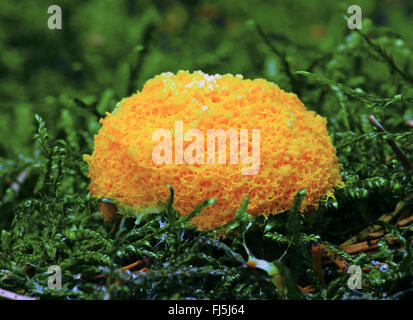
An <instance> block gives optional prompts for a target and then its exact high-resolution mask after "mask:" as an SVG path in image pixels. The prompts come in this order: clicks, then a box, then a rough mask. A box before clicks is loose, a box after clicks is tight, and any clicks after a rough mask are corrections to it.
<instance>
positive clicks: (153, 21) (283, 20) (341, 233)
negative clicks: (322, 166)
mask: <svg viewBox="0 0 413 320" xmlns="http://www.w3.org/2000/svg"><path fill="white" fill-rule="evenodd" d="M57 2H59V1H57ZM350 2H351V1H350ZM350 2H349V3H342V4H337V3H336V2H335V1H330V2H328V4H325V1H314V2H312V6H307V5H306V2H305V1H298V2H296V3H295V4H294V5H290V3H289V2H286V3H285V4H279V3H277V4H276V5H274V4H272V3H270V2H265V3H256V4H254V5H253V4H249V5H247V4H243V5H240V6H239V7H234V6H232V5H229V4H228V2H224V1H218V2H217V3H216V4H214V5H212V4H208V3H207V2H205V1H200V2H199V3H197V4H193V3H192V2H189V1H180V2H175V3H172V4H170V5H168V6H165V5H161V4H158V2H154V3H152V2H151V1H140V2H139V3H138V1H124V2H109V1H89V2H86V3H83V2H82V3H80V2H79V1H74V0H73V1H65V2H64V3H63V2H62V3H60V5H61V6H62V11H63V29H62V30H61V31H51V30H48V29H47V28H46V25H47V24H46V21H47V18H48V16H47V14H46V12H47V7H48V6H49V3H48V2H47V1H36V4H34V3H31V4H30V5H29V7H28V8H23V7H22V5H20V4H19V3H14V2H13V3H9V4H8V5H7V6H5V8H4V10H3V9H2V10H1V12H0V15H1V16H2V20H1V23H0V25H1V26H2V29H5V30H7V34H4V36H2V38H1V39H0V51H1V52H2V54H3V57H4V58H3V59H1V61H0V70H1V73H2V77H1V79H0V95H1V97H2V99H1V101H0V105H1V111H2V117H1V118H0V128H1V131H0V230H1V235H0V288H2V289H5V290H9V291H13V292H17V293H20V294H24V295H27V296H33V297H38V298H40V299H163V298H166V299H173V298H177V299H184V298H196V299H204V298H208V299H280V298H287V299H358V298H361V299H411V298H412V295H413V291H412V287H413V264H412V253H413V252H412V245H411V241H412V232H411V230H410V229H409V228H408V227H407V228H396V227H395V226H394V222H395V221H392V222H391V223H380V224H381V226H382V229H383V230H384V234H385V235H386V236H391V237H394V238H397V239H398V241H399V243H400V245H401V247H402V248H397V247H396V248H391V247H390V246H389V245H388V244H387V242H386V241H384V240H381V241H379V246H378V249H377V250H376V251H372V252H369V253H367V252H361V253H358V254H355V255H349V254H346V253H345V252H342V251H341V250H340V249H338V246H339V245H340V244H341V243H343V242H344V241H346V240H348V239H349V238H350V237H352V236H354V235H356V234H358V233H359V232H360V231H361V230H363V229H364V228H366V227H368V226H370V225H374V224H377V220H378V219H379V217H381V216H382V215H384V214H389V213H392V212H394V210H395V208H396V205H397V204H400V203H401V202H404V206H405V209H406V211H408V210H410V214H411V208H412V200H411V199H412V198H411V196H410V195H411V194H412V193H413V176H412V172H413V170H411V169H409V162H410V163H412V162H413V156H412V153H413V152H412V151H413V150H412V145H413V129H412V128H411V127H409V126H407V125H406V123H408V121H411V120H412V119H413V106H412V102H413V90H412V86H413V66H412V63H411V62H412V60H411V48H412V46H413V33H412V32H411V17H412V12H411V11H412V8H411V7H409V6H410V4H409V2H408V1H400V2H397V3H393V2H383V1H362V2H361V4H360V5H361V7H362V9H363V16H364V20H363V28H362V30H360V31H357V30H356V31H350V30H348V29H347V23H346V21H345V20H344V18H343V15H345V14H346V11H347V7H348V6H349V5H350V4H352V3H350ZM56 4H59V3H56ZM320 7H323V8H326V10H324V11H320V10H319V8H320ZM304 9H305V10H304ZM409 10H410V11H409ZM3 18H4V19H3ZM21 25H30V26H31V27H30V28H28V27H25V28H20V27H19V26H21ZM179 69H189V70H198V69H200V70H203V71H205V72H208V73H210V74H214V73H226V72H228V73H233V74H236V73H240V74H243V75H244V76H245V77H246V78H257V77H264V78H266V79H268V80H270V81H273V82H275V83H277V84H278V85H279V86H280V87H281V88H283V89H285V90H287V91H293V92H295V93H296V94H297V95H298V96H299V98H300V99H301V100H302V101H303V102H304V104H305V105H306V106H307V107H308V108H309V109H311V110H314V111H316V112H317V113H319V114H321V115H322V116H324V117H326V118H327V121H328V130H329V132H330V135H331V137H332V141H333V143H334V145H335V147H336V148H337V154H338V157H339V159H340V162H341V163H342V164H343V170H342V174H343V178H344V181H345V183H346V184H345V187H344V188H341V189H339V190H337V192H336V198H335V199H332V198H330V199H326V200H325V201H322V202H321V203H320V205H319V207H318V208H317V209H316V210H314V211H311V212H305V213H304V214H301V213H299V211H298V210H297V209H296V208H292V209H291V210H289V211H287V212H285V213H282V214H278V215H275V216H270V217H269V218H268V219H264V218H263V217H259V218H256V219H251V217H250V216H249V214H248V213H247V210H245V207H246V205H247V200H246V202H244V204H239V205H240V209H239V211H238V214H237V217H236V219H235V220H234V221H233V222H232V223H230V224H229V225H227V226H225V227H224V228H223V229H221V230H213V231H210V232H199V231H197V230H196V229H195V228H192V227H191V226H190V225H188V224H187V223H185V220H187V219H188V218H185V219H182V218H180V217H179V215H178V214H177V213H176V211H175V210H174V209H173V197H172V194H173V193H172V190H173V189H172V188H173V186H172V188H171V199H170V202H169V203H168V204H167V205H166V206H165V208H166V209H165V210H163V211H162V212H161V213H160V214H157V215H147V216H145V217H144V218H142V219H141V218H136V217H129V218H124V219H120V220H119V221H106V222H105V221H104V219H103V217H102V216H100V215H98V214H97V212H98V200H97V199H94V198H92V197H91V196H90V195H88V191H87V185H88V184H89V180H88V178H87V164H86V163H85V162H84V161H83V160H82V155H83V154H90V153H91V151H92V150H93V136H94V134H96V133H97V131H98V129H99V123H98V119H99V118H100V117H101V116H102V115H103V114H104V112H105V111H111V110H113V108H114V106H115V105H116V102H117V101H119V100H120V99H121V98H122V97H125V96H127V95H129V94H131V93H133V92H134V91H136V90H137V89H138V88H141V86H142V84H143V82H144V81H145V80H147V79H148V78H150V77H152V76H153V75H155V74H159V73H161V72H164V71H173V72H176V71H177V70H179ZM300 70H301V71H304V72H298V71H300ZM35 114H38V115H39V116H35ZM371 115H374V117H375V119H377V120H378V122H379V123H380V124H381V125H382V126H383V127H384V128H385V129H386V132H381V131H380V130H378V127H377V125H374V124H373V122H372V121H369V116H371ZM33 136H34V139H33ZM389 141H393V142H394V143H396V144H397V146H398V147H399V148H400V150H401V151H402V152H403V153H404V155H405V158H403V156H400V154H399V155H398V154H397V152H395V151H394V148H392V147H391V145H390V144H389ZM302 196H305V195H304V194H299V195H297V203H296V205H298V204H299V201H300V199H301V197H302ZM409 197H410V198H409ZM205 200H206V201H205V202H204V203H201V204H196V203H194V213H193V215H196V214H202V210H201V208H202V206H205V205H208V199H205ZM197 205H199V206H198V207H197ZM409 208H410V209H409ZM116 223H117V224H118V227H117V228H114V225H115V224H116ZM218 234H220V235H222V234H224V235H225V237H224V238H222V237H221V238H219V237H217V235H218ZM314 242H318V243H323V244H325V245H326V246H327V247H328V248H330V249H331V250H332V251H333V252H335V253H337V254H340V255H342V256H343V257H344V258H346V259H347V261H348V262H349V263H350V264H355V265H359V266H360V267H369V268H371V269H372V270H371V271H370V272H364V273H363V287H362V289H360V290H350V289H349V288H348V286H347V280H348V278H349V275H348V274H347V273H345V272H344V273H339V272H338V271H337V267H336V266H335V265H334V264H326V265H324V266H323V273H324V279H325V282H326V284H325V286H324V285H323V283H322V282H321V280H320V278H319V277H318V275H317V273H316V271H315V270H314V268H313V260H312V256H311V245H312V244H313V243H314ZM252 255H253V256H254V257H255V258H256V259H261V260H265V261H268V262H269V263H271V265H272V266H273V267H274V268H275V269H276V270H277V272H278V273H277V274H279V275H280V276H281V278H282V279H283V284H284V285H283V287H282V288H281V287H280V286H279V285H278V283H277V281H273V280H274V277H273V278H272V277H271V275H269V274H268V272H266V271H265V270H261V269H258V268H251V267H250V266H251V264H249V265H250V266H248V265H247V264H246V262H247V261H248V259H250V260H251V259H255V258H253V257H252ZM141 259H145V263H143V264H141V265H140V266H139V267H138V268H136V269H133V270H131V271H126V270H124V271H122V270H121V268H122V267H124V266H126V265H128V264H130V263H133V262H135V261H137V260H141ZM377 262H382V263H386V264H387V267H385V268H379V269H376V268H374V264H376V263H377ZM51 265H59V266H60V267H61V270H62V275H63V277H62V288H61V289H60V290H52V289H49V288H48V277H49V274H48V273H47V270H48V268H49V267H50V266H51ZM143 267H145V268H147V269H148V270H149V272H137V271H138V270H141V268H143ZM143 271H146V270H143ZM100 274H104V275H105V276H104V277H101V278H98V279H95V277H96V276H98V275H100ZM298 285H299V286H301V287H305V286H308V285H311V286H312V287H313V289H314V290H313V291H311V292H304V291H301V290H299V289H298V288H297V286H298Z"/></svg>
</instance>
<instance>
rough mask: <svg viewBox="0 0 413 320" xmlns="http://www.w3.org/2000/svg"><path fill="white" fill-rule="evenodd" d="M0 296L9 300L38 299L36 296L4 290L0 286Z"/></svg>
mask: <svg viewBox="0 0 413 320" xmlns="http://www.w3.org/2000/svg"><path fill="white" fill-rule="evenodd" d="M0 297H2V298H6V299H9V300H39V299H38V298H36V297H29V296H23V295H21V294H17V293H14V292H12V291H8V290H4V289H1V288H0Z"/></svg>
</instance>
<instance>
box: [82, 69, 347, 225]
mask: <svg viewBox="0 0 413 320" xmlns="http://www.w3.org/2000/svg"><path fill="white" fill-rule="evenodd" d="M175 121H182V122H183V126H184V132H185V131H187V130H188V129H191V128H197V129H199V130H201V131H202V132H203V133H205V134H206V132H207V129H224V130H228V129H236V130H237V131H238V132H239V130H240V129H248V132H249V139H250V142H249V145H250V147H249V150H250V152H251V132H252V129H259V130H260V169H259V171H258V173H257V174H255V175H243V174H241V169H242V168H245V167H246V166H245V165H244V164H242V163H241V161H240V162H239V163H238V164H230V163H229V157H228V158H227V164H218V163H216V164H207V163H206V161H205V164H197V163H195V164H193V165H188V164H187V163H185V162H184V163H183V164H176V163H175V162H173V163H171V164H155V163H154V161H153V159H152V151H153V149H154V148H155V146H157V145H159V143H160V142H159V141H152V135H153V133H154V132H155V131H156V130H157V129H160V128H164V129H168V130H170V132H171V136H172V141H174V140H173V139H174V136H175V132H174V128H175ZM100 122H101V124H102V128H101V129H100V131H99V133H98V134H97V135H96V136H95V149H94V152H93V154H92V155H91V156H88V155H87V156H85V157H84V158H85V160H86V161H87V162H88V163H89V176H90V178H91V183H90V185H89V190H90V193H91V194H92V195H94V196H96V197H99V198H109V199H112V200H116V201H117V202H118V203H119V204H121V205H124V206H125V207H127V208H132V209H133V210H135V211H136V212H138V213H139V212H142V211H144V210H145V209H146V208H154V207H157V205H158V203H159V201H160V200H161V201H164V202H166V201H167V199H168V197H169V194H170V192H169V189H168V188H167V187H166V186H167V184H170V185H172V187H173V188H174V190H175V202H174V207H175V208H176V209H177V210H178V211H179V212H180V214H182V215H187V214H189V213H190V212H191V211H192V210H193V209H194V208H195V206H196V205H197V204H198V203H200V202H202V201H203V200H205V199H207V198H214V199H215V200H216V203H215V204H212V205H209V206H208V207H206V208H205V209H203V211H202V214H200V215H198V216H196V217H195V218H194V219H193V220H192V221H193V222H194V223H195V224H196V225H197V226H198V227H199V228H200V229H203V230H208V229H211V228H214V227H217V226H220V225H223V224H225V223H228V222H230V221H231V220H232V219H233V218H234V216H235V212H236V210H237V208H238V207H239V206H240V205H241V203H242V201H243V199H244V197H245V196H248V197H249V199H250V201H249V205H248V212H249V213H250V214H252V215H268V214H276V213H280V212H283V211H285V210H288V209H290V208H291V206H292V204H293V201H294V197H295V195H296V193H297V192H298V191H299V190H300V189H302V188H304V189H306V191H307V195H306V197H305V199H304V201H303V204H302V208H301V209H302V210H305V209H307V208H310V207H316V206H317V203H318V202H319V200H321V199H322V198H324V197H326V196H333V191H334V187H337V186H341V185H342V184H343V183H342V180H341V176H340V173H339V169H340V164H339V163H338V159H337V156H336V150H335V148H334V146H333V145H332V143H331V140H330V137H329V135H328V132H327V127H326V121H325V119H324V118H323V117H321V116H319V115H317V114H316V113H315V112H313V111H309V110H307V109H306V107H305V106H304V105H303V103H302V102H301V101H300V100H299V99H298V98H297V96H296V95H295V94H292V93H287V92H285V91H283V90H281V89H280V88H279V87H278V86H277V85H275V84H274V83H271V82H268V81H266V80H263V79H255V80H244V79H243V78H242V76H240V75H237V76H233V75H231V74H226V75H215V76H211V75H207V74H205V73H203V72H200V71H198V72H194V73H189V72H186V71H179V72H178V73H177V74H172V73H163V74H161V75H158V76H156V77H154V78H153V79H151V80H149V81H147V82H146V84H145V85H144V87H143V89H142V91H140V92H139V91H138V92H137V93H136V94H134V95H132V96H131V97H129V98H125V99H123V100H122V101H121V102H120V103H119V104H118V106H117V108H116V109H115V110H114V111H113V113H111V114H110V113H107V116H106V118H104V119H101V120H100ZM189 144H191V141H184V145H183V148H184V150H185V149H186V147H187V146H188V145H189ZM206 144H207V139H206V137H205V156H206V150H207V145H206ZM228 149H229V143H227V150H228ZM174 156H175V155H174Z"/></svg>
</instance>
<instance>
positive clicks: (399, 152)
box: [369, 115, 413, 170]
mask: <svg viewBox="0 0 413 320" xmlns="http://www.w3.org/2000/svg"><path fill="white" fill-rule="evenodd" d="M369 120H370V122H371V123H372V124H373V125H374V126H375V127H376V128H377V129H378V130H379V131H381V132H386V130H384V128H383V126H382V125H381V124H380V123H379V122H378V121H377V120H376V118H375V117H374V116H373V115H370V116H369ZM387 142H388V143H389V145H390V147H391V148H392V149H393V151H394V153H395V154H396V155H397V157H398V158H399V160H400V162H401V163H402V165H403V167H404V168H405V169H406V170H412V169H413V167H412V165H411V164H410V162H409V160H408V159H407V157H406V155H405V154H404V152H403V151H402V149H400V148H399V147H398V146H397V144H396V142H394V141H393V140H391V139H387Z"/></svg>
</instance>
